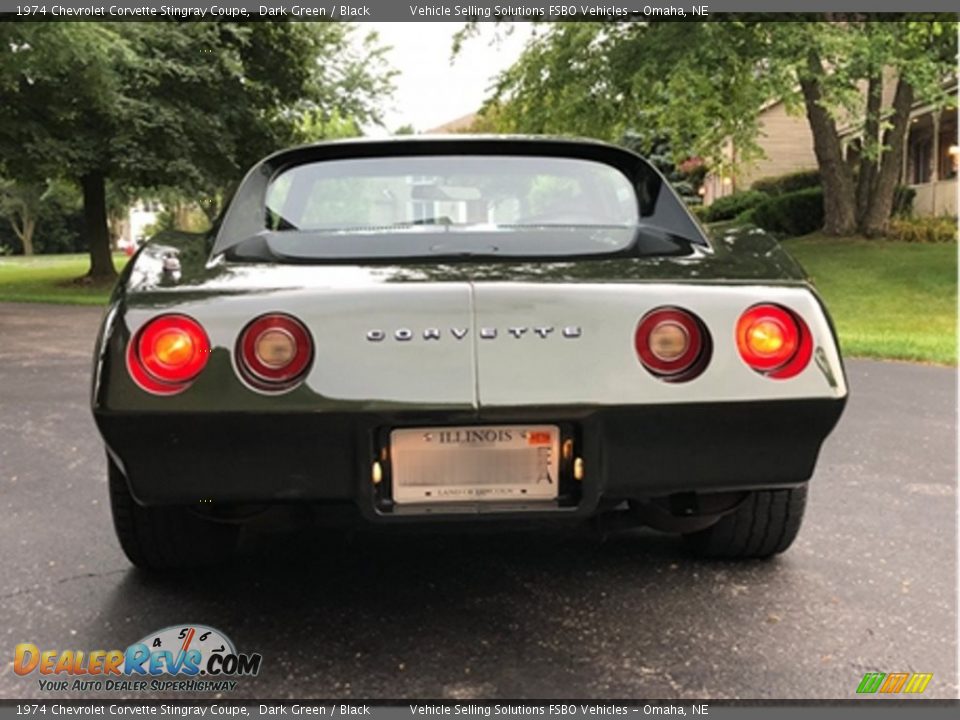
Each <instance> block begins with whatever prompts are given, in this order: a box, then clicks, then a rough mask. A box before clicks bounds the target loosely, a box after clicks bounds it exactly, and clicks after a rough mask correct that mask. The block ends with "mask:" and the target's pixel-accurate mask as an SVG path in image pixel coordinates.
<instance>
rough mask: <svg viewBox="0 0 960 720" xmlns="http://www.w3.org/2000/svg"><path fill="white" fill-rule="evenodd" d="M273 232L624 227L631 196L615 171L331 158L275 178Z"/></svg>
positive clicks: (505, 160) (552, 163) (546, 160)
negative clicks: (404, 228)
mask: <svg viewBox="0 0 960 720" xmlns="http://www.w3.org/2000/svg"><path fill="white" fill-rule="evenodd" d="M266 210H267V213H266V225H267V228H268V229H270V230H274V231H284V230H289V231H304V232H318V231H319V232H323V231H339V232H349V231H357V232H367V231H372V230H379V229H386V228H389V229H393V228H403V227H410V228H418V229H423V230H428V229H431V228H434V229H437V230H440V229H443V230H446V231H449V230H451V229H456V228H464V229H467V228H478V229H480V228H484V227H486V228H491V229H492V228H498V227H531V228H536V227H557V226H559V227H594V226H596V227H611V226H616V227H628V226H635V225H636V224H637V222H638V220H639V212H638V203H637V195H636V191H635V190H634V188H633V186H632V185H631V183H630V181H629V180H628V179H627V178H626V176H624V175H623V174H622V173H621V172H620V171H619V170H617V169H616V168H613V167H611V166H609V165H605V164H603V163H599V162H594V161H591V160H582V159H576V158H559V157H538V156H529V157H528V156H522V157H521V156H499V155H490V156H455V155H444V156H421V157H388V158H361V159H352V160H328V161H324V162H316V163H309V164H305V165H298V166H295V167H293V168H290V169H288V170H285V171H283V172H281V173H279V174H278V175H277V176H276V177H275V178H274V179H273V180H272V182H271V183H270V185H269V187H268V190H267V199H266Z"/></svg>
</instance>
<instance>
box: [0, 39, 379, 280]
mask: <svg viewBox="0 0 960 720" xmlns="http://www.w3.org/2000/svg"><path fill="white" fill-rule="evenodd" d="M354 33H355V29H354V28H353V26H350V25H347V24H342V23H247V24H243V23H195V22H182V23H181V22H164V23H87V22H84V23H0V108H2V110H0V158H3V163H4V165H5V172H6V173H7V175H8V176H10V177H13V178H16V179H18V180H29V179H41V178H50V177H65V178H69V179H72V180H75V181H77V182H78V183H80V184H81V185H82V186H83V187H84V200H85V203H84V204H85V214H86V216H87V232H88V234H89V235H90V236H91V237H90V241H91V242H90V245H91V254H92V256H93V259H94V262H93V268H92V270H93V272H94V274H99V273H100V272H101V271H103V272H102V274H106V275H109V274H111V272H112V264H110V267H109V268H106V269H105V270H104V268H103V266H104V265H105V263H108V262H109V248H107V249H106V258H105V259H104V258H103V257H102V253H103V252H104V243H105V242H108V240H107V238H106V234H105V233H106V230H105V228H106V220H105V217H104V216H105V205H106V200H105V197H104V196H105V183H106V180H108V179H109V180H111V181H112V182H113V183H116V184H117V185H120V186H127V187H133V188H138V189H139V188H159V187H167V188H177V189H178V190H181V191H183V192H185V193H197V194H200V195H212V194H216V193H218V192H219V193H222V192H223V190H224V189H225V188H229V186H230V185H231V184H233V183H235V182H237V181H238V180H239V178H240V177H241V176H242V173H243V172H244V171H245V170H246V168H247V167H249V166H250V165H251V164H252V163H253V162H254V161H255V160H257V159H258V158H260V157H262V156H263V155H265V154H268V153H269V152H272V151H274V150H276V149H278V148H280V147H283V146H286V145H289V144H291V143H295V142H299V141H303V140H305V139H316V137H317V135H318V132H317V128H318V127H322V126H323V125H324V124H325V123H326V124H328V125H329V126H330V127H335V128H336V129H337V132H342V126H343V123H344V122H347V123H350V124H351V126H352V127H353V128H357V127H359V124H361V123H367V122H377V121H378V120H379V115H378V109H377V108H378V103H379V100H380V98H381V97H382V96H383V95H385V94H387V93H389V91H390V90H391V78H392V72H390V71H389V70H388V69H387V68H386V66H385V64H384V60H383V52H384V48H382V47H380V46H379V45H378V44H377V40H376V37H375V36H369V37H367V38H366V39H364V40H362V41H359V40H357V41H355V40H354V38H353V35H354ZM98 251H99V252H100V253H101V257H100V260H101V263H100V267H99V268H98V262H97V255H96V252H98Z"/></svg>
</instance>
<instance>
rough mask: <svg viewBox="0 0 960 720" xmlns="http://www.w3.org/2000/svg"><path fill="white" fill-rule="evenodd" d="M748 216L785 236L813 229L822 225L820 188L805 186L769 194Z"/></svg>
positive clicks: (802, 233)
mask: <svg viewBox="0 0 960 720" xmlns="http://www.w3.org/2000/svg"><path fill="white" fill-rule="evenodd" d="M749 220H750V221H751V222H753V223H754V224H755V225H757V226H758V227H761V228H763V229H764V230H768V231H769V232H774V233H778V234H780V235H785V236H787V237H793V236H795V235H806V234H807V233H812V232H814V231H815V230H819V229H820V228H821V227H823V190H822V189H821V188H818V187H816V188H807V189H805V190H797V191H795V192H791V193H786V194H784V195H777V196H774V197H768V198H767V199H766V200H765V201H764V202H762V203H760V204H759V205H757V206H756V207H755V208H753V209H752V210H751V211H750V213H749Z"/></svg>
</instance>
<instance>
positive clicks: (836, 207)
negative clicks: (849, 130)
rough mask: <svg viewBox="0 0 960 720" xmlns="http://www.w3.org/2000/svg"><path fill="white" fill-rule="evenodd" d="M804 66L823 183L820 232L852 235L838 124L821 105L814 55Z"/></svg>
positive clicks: (851, 200)
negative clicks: (808, 69)
mask: <svg viewBox="0 0 960 720" xmlns="http://www.w3.org/2000/svg"><path fill="white" fill-rule="evenodd" d="M807 63H808V66H809V68H810V76H808V77H805V78H802V79H801V80H800V88H801V90H802V91H803V100H804V105H805V106H806V111H807V120H808V121H809V123H810V130H811V132H812V133H813V151H814V154H816V156H817V165H818V166H819V167H820V179H821V181H822V182H823V231H824V232H825V233H826V234H827V235H853V233H854V232H855V231H856V229H857V218H856V195H855V189H854V185H853V174H852V173H851V172H850V168H849V167H847V164H846V162H844V159H843V150H842V147H841V145H840V137H839V135H838V134H837V125H836V123H835V122H834V121H833V118H831V117H830V113H828V112H827V110H826V109H825V108H824V107H823V105H821V100H822V93H821V92H820V82H819V80H818V79H817V76H819V75H822V74H823V72H824V71H823V66H822V65H821V63H820V59H819V57H817V55H816V54H815V53H811V54H810V56H809V57H808V58H807Z"/></svg>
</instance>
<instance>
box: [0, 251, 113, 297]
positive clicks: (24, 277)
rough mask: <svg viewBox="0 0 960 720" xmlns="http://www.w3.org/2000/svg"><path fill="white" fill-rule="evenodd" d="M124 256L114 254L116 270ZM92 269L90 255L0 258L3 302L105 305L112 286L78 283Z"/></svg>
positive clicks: (0, 289)
mask: <svg viewBox="0 0 960 720" xmlns="http://www.w3.org/2000/svg"><path fill="white" fill-rule="evenodd" d="M126 262H127V258H126V256H125V255H114V257H113V264H114V265H115V266H116V268H117V271H118V272H119V271H120V269H121V268H122V267H123V266H124V265H125V264H126ZM89 269H90V258H89V256H88V255H85V254H79V255H37V256H34V257H2V256H0V301H2V300H6V301H17V302H45V303H70V304H73V305H102V304H103V303H105V302H106V301H107V298H108V297H110V291H111V289H112V286H104V285H87V284H84V283H81V282H76V281H77V279H78V278H80V277H82V276H83V275H84V274H86V272H87V270H89Z"/></svg>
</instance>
